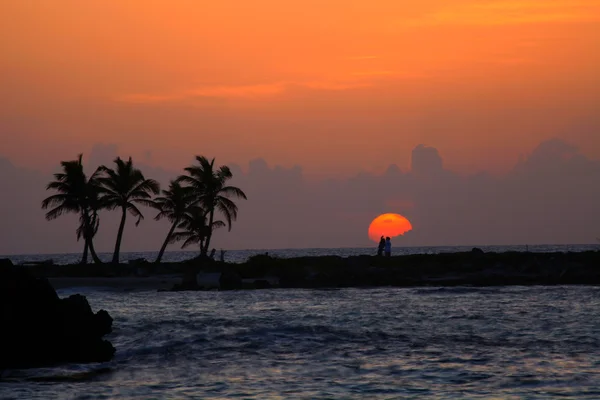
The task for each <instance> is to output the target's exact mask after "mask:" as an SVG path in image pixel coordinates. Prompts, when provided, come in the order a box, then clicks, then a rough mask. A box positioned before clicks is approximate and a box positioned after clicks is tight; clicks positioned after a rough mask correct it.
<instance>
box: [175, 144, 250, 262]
mask: <svg viewBox="0 0 600 400" xmlns="http://www.w3.org/2000/svg"><path fill="white" fill-rule="evenodd" d="M196 161H197V162H198V165H192V166H191V167H187V168H185V171H186V172H187V174H188V175H182V176H180V177H179V178H177V181H178V182H183V183H185V184H187V185H189V186H190V187H191V188H192V190H193V191H194V196H195V201H194V204H197V205H199V206H200V207H201V208H202V209H203V210H205V211H206V213H207V214H208V224H207V226H208V227H209V228H208V231H207V235H206V240H205V241H204V247H203V248H202V250H201V251H202V254H203V255H206V254H207V253H208V248H209V246H210V239H211V237H212V232H213V227H214V226H213V223H214V220H215V211H219V212H220V213H222V214H223V216H224V217H225V221H227V227H228V230H231V221H233V220H235V219H236V218H237V211H238V208H237V205H236V204H235V203H234V202H233V201H232V200H231V199H230V197H237V198H242V199H244V200H246V199H247V197H246V194H245V193H244V192H243V191H242V190H241V189H240V188H238V187H235V186H229V185H227V181H228V180H229V179H231V178H232V176H233V175H232V173H231V170H230V169H229V167H228V166H226V165H223V166H221V167H219V168H218V169H215V159H214V158H213V159H212V160H211V161H209V160H208V159H207V158H206V157H203V156H196Z"/></svg>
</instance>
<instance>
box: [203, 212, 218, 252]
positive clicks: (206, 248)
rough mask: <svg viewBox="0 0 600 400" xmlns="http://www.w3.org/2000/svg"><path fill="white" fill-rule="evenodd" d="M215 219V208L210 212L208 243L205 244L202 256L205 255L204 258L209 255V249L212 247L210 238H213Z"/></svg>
mask: <svg viewBox="0 0 600 400" xmlns="http://www.w3.org/2000/svg"><path fill="white" fill-rule="evenodd" d="M214 219H215V209H214V207H213V208H212V209H211V210H210V217H209V218H208V235H206V241H205V242H204V249H203V250H202V255H204V256H205V255H207V254H208V248H209V246H210V238H211V237H212V231H213V221H214Z"/></svg>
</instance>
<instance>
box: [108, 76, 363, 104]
mask: <svg viewBox="0 0 600 400" xmlns="http://www.w3.org/2000/svg"><path fill="white" fill-rule="evenodd" d="M369 86H371V84H370V83H367V82H358V81H348V82H326V81H323V82H319V81H313V82H276V83H269V84H256V85H229V86H228V85H218V86H205V87H200V88H194V89H188V90H181V91H174V92H171V93H161V94H157V93H129V94H123V95H119V96H116V97H115V98H114V100H115V101H117V102H124V103H135V104H152V103H166V102H179V101H186V100H194V99H227V100H262V99H270V98H273V97H276V96H278V95H281V94H283V93H284V92H285V91H287V90H291V89H293V88H302V89H309V90H321V91H340V90H350V89H357V88H363V87H369Z"/></svg>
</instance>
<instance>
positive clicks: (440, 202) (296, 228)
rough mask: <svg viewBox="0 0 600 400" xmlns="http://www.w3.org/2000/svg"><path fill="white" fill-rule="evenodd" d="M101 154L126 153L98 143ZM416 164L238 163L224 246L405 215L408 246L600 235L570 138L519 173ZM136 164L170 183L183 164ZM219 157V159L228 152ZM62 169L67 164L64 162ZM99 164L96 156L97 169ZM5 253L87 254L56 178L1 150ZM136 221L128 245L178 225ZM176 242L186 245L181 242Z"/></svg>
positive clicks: (319, 237) (345, 236) (431, 154)
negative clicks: (320, 168) (52, 212)
mask: <svg viewBox="0 0 600 400" xmlns="http://www.w3.org/2000/svg"><path fill="white" fill-rule="evenodd" d="M94 153H95V154H96V156H95V157H92V156H91V157H87V156H86V155H84V160H85V159H90V160H91V159H97V161H101V159H104V158H105V157H106V158H110V157H112V156H113V155H114V154H113V153H118V149H116V148H115V147H113V146H111V145H102V146H98V147H97V148H96V149H95V150H94ZM412 159H413V160H412V161H413V162H412V168H411V169H410V170H408V171H405V172H403V171H401V170H400V169H399V168H397V167H394V166H390V167H389V168H388V169H387V170H386V171H385V172H383V173H381V174H372V173H366V172H362V173H360V174H357V175H355V176H354V177H351V178H348V179H326V180H320V181H309V180H307V179H305V177H304V173H303V170H302V168H301V167H300V166H295V167H291V168H285V167H281V166H271V165H269V164H268V163H267V162H266V161H265V160H264V159H256V160H253V161H252V162H250V163H249V165H248V168H247V171H245V172H244V171H243V169H242V168H240V167H239V166H237V165H232V166H231V167H232V170H233V171H234V178H233V182H232V184H234V185H237V186H239V187H241V188H242V189H243V190H244V191H245V192H246V194H247V195H248V200H247V201H240V202H239V218H238V220H237V221H236V222H235V223H234V226H233V229H232V231H231V232H227V230H221V231H218V232H216V233H215V241H214V246H215V248H217V249H218V248H226V249H227V248H228V249H232V248H238V249H239V248H255V249H261V248H302V247H351V246H370V245H371V243H370V242H369V239H368V237H367V228H368V225H369V223H370V222H371V220H372V219H373V218H375V217H376V216H377V215H379V214H382V213H386V212H397V213H400V214H402V215H404V216H406V217H407V218H408V219H409V220H410V221H411V223H412V225H413V227H414V229H413V231H411V233H410V235H406V236H405V237H403V238H401V239H397V240H396V243H395V245H396V246H398V245H399V246H418V245H478V244H481V245H484V244H517V245H518V244H523V245H525V244H553V243H566V244H568V243H592V242H593V241H594V240H595V238H596V237H597V236H598V235H599V231H600V209H599V208H598V206H597V205H598V204H600V187H599V186H598V185H597V182H598V181H600V162H599V161H595V160H591V159H589V158H587V157H586V156H584V155H583V154H581V153H580V151H579V150H578V149H577V148H576V147H574V146H572V145H570V144H569V143H565V142H564V141H562V140H558V139H552V140H547V141H544V142H542V143H540V144H539V146H537V147H536V148H534V149H533V150H532V152H531V154H529V155H528V156H526V157H525V158H524V159H523V160H521V161H520V162H519V163H517V164H516V165H515V166H514V168H513V169H512V170H511V171H510V173H508V174H506V175H504V176H492V175H489V174H485V173H480V174H475V175H460V174H457V173H455V172H453V171H451V170H448V169H447V167H445V166H444V162H443V155H442V154H441V153H440V152H439V151H438V150H437V149H436V148H435V147H431V146H423V145H419V146H415V148H414V150H413V152H412ZM134 163H136V165H137V166H138V167H139V168H140V169H142V171H143V172H144V174H145V176H146V177H151V178H155V179H157V180H158V181H159V182H160V183H161V184H162V185H163V186H166V185H167V184H168V181H169V180H170V179H173V178H175V177H176V176H177V175H179V174H180V173H181V172H182V171H169V170H165V169H163V168H160V167H152V166H149V165H145V164H144V163H143V162H140V160H134ZM217 163H219V160H218V159H217ZM57 166H58V162H57ZM93 167H94V166H92V165H90V166H89V167H88V166H87V165H86V168H87V169H88V171H91V170H92V169H93ZM0 178H1V179H2V182H3V189H4V192H3V193H5V195H4V196H2V197H0V220H2V221H3V223H4V224H5V226H9V227H10V229H5V230H3V231H2V232H0V254H7V253H38V252H45V253H53V252H78V251H80V250H81V247H82V245H83V244H82V243H81V242H79V243H78V242H76V241H75V234H74V231H75V227H76V224H77V220H76V218H75V217H73V218H71V217H67V218H64V219H63V218H61V220H60V221H50V222H48V221H45V220H44V215H43V211H42V210H40V202H41V200H42V199H43V198H44V197H45V196H47V195H48V194H49V193H47V192H45V190H44V188H45V185H46V183H47V182H48V181H49V180H50V179H51V176H50V175H49V174H48V175H45V174H42V173H38V172H35V171H29V170H26V169H22V168H19V167H16V166H14V165H12V164H11V163H10V162H8V161H7V160H6V159H1V158H0ZM144 213H145V215H146V219H145V220H144V221H143V222H142V225H140V226H139V227H137V228H136V227H135V226H134V225H133V221H132V220H130V221H129V223H128V225H127V228H126V230H125V237H124V239H123V250H124V251H147V250H150V251H152V250H157V249H158V248H159V247H160V244H161V242H162V240H164V236H165V235H166V232H167V230H168V223H166V222H164V221H160V222H156V221H152V217H153V216H154V211H153V210H149V209H144ZM118 224H119V215H118V213H111V212H105V213H102V215H101V226H100V231H99V233H98V238H97V247H98V249H99V250H100V251H111V250H112V248H113V246H114V239H115V235H116V230H117V227H118ZM169 249H170V250H177V249H178V247H177V246H176V245H174V246H171V247H170V248H169Z"/></svg>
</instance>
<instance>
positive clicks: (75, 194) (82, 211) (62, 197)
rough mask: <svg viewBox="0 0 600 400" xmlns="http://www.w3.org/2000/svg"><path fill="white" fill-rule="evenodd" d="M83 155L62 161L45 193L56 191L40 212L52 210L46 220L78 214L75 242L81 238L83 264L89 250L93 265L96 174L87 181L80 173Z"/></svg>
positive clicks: (96, 227) (96, 216)
mask: <svg viewBox="0 0 600 400" xmlns="http://www.w3.org/2000/svg"><path fill="white" fill-rule="evenodd" d="M82 158H83V156H82V155H81V154H80V155H79V157H78V158H77V160H72V161H61V163H60V165H61V167H62V172H60V173H56V174H54V179H55V180H54V181H52V182H50V183H49V184H48V185H47V186H46V190H55V191H56V192H58V193H57V194H54V195H52V196H50V197H47V198H46V199H44V201H42V209H44V210H45V209H48V208H51V210H50V211H48V212H47V213H46V219H47V220H53V219H56V218H58V217H60V216H61V215H63V214H65V213H78V214H79V227H78V228H77V231H76V234H77V240H79V239H80V238H81V237H83V238H84V241H85V244H84V249H83V256H82V259H81V263H82V264H86V263H87V256H88V249H89V250H90V253H91V255H92V258H93V259H94V261H95V262H97V263H100V262H101V261H100V258H98V255H97V254H96V251H95V249H94V242H93V237H94V235H95V234H96V232H97V231H98V225H99V218H98V208H99V202H98V175H99V172H100V170H99V169H98V170H96V171H95V172H94V174H92V176H91V177H90V178H89V179H88V178H87V177H86V175H85V173H84V171H83V164H82Z"/></svg>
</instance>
